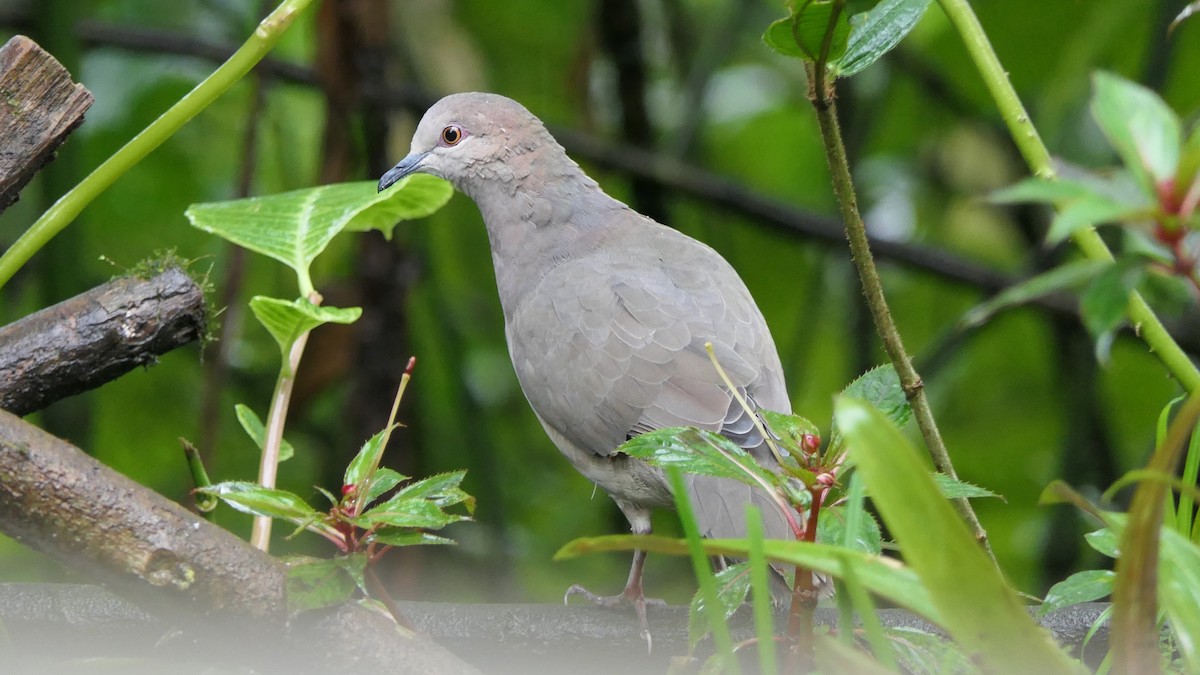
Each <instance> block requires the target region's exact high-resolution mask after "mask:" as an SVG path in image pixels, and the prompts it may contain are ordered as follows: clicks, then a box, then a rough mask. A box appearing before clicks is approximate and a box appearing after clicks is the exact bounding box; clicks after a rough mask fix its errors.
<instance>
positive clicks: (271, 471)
mask: <svg viewBox="0 0 1200 675" xmlns="http://www.w3.org/2000/svg"><path fill="white" fill-rule="evenodd" d="M308 333H309V332H308V331H305V332H303V333H301V334H300V337H298V338H296V341H295V342H293V343H292V346H291V348H289V349H288V351H287V354H286V355H285V358H286V362H285V363H284V364H283V365H282V366H281V367H280V369H279V377H278V378H276V380H275V392H274V393H273V394H272V395H271V410H270V412H269V413H268V414H267V429H266V432H265V438H263V449H262V458H261V459H260V461H259V464H258V484H259V485H261V486H263V487H266V488H273V487H275V478H276V475H277V473H278V470H279V448H280V447H281V446H282V445H283V425H284V422H285V421H286V420H287V410H288V404H289V403H290V402H291V400H292V386H293V385H294V384H295V383H296V369H297V368H299V367H300V357H301V356H303V355H304V346H305V344H307V343H308ZM250 544H251V545H252V546H254V547H255V548H257V549H258V550H260V551H266V550H267V549H269V548H270V546H271V518H270V516H255V517H254V525H253V527H252V528H251V529H250Z"/></svg>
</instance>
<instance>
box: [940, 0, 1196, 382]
mask: <svg viewBox="0 0 1200 675" xmlns="http://www.w3.org/2000/svg"><path fill="white" fill-rule="evenodd" d="M938 3H939V4H940V5H941V6H942V11H944V12H945V13H946V16H947V18H949V19H950V23H951V24H952V25H953V26H954V28H955V30H957V31H958V34H959V35H960V36H961V37H962V39H963V42H964V43H965V44H966V47H967V52H968V53H969V54H970V56H971V60H973V61H974V62H975V67H976V68H978V69H979V74H980V77H982V78H983V81H984V84H985V85H986V86H987V88H988V91H989V92H991V94H992V98H993V99H995V102H996V108H997V109H999V111H1000V116H1001V117H1002V118H1003V119H1004V123H1005V124H1007V125H1008V132H1009V135H1011V136H1012V138H1013V142H1014V143H1016V145H1017V149H1018V150H1020V152H1021V155H1022V156H1023V157H1024V158H1025V163H1026V164H1028V165H1029V169H1030V170H1031V171H1032V172H1033V174H1034V175H1035V176H1037V177H1039V178H1042V179H1045V180H1054V179H1056V178H1057V177H1058V176H1057V172H1056V171H1055V170H1054V165H1053V163H1052V162H1051V160H1050V152H1049V151H1048V150H1047V149H1046V146H1045V144H1044V143H1042V139H1041V137H1040V136H1038V133H1037V129H1036V128H1034V126H1033V123H1032V122H1031V121H1030V119H1029V113H1027V112H1026V111H1025V106H1024V105H1022V104H1021V99H1020V98H1019V97H1018V96H1017V92H1016V90H1015V89H1013V86H1012V83H1011V82H1009V81H1008V75H1007V73H1005V72H1004V67H1003V66H1001V65H1000V59H999V58H997V56H996V52H995V50H993V49H992V45H991V43H990V42H989V41H988V39H987V34H986V33H984V31H983V26H981V25H980V24H979V19H978V18H977V17H976V16H975V12H974V11H972V10H971V6H970V4H969V3H968V2H967V0H938ZM1071 238H1072V239H1073V240H1074V241H1075V244H1076V245H1077V246H1079V248H1080V250H1082V251H1083V253H1084V255H1086V256H1087V257H1088V258H1091V259H1092V260H1112V259H1113V254H1112V251H1111V250H1109V248H1108V246H1107V245H1106V244H1105V243H1104V240H1103V239H1101V238H1100V235H1099V234H1097V233H1096V230H1095V229H1094V228H1090V227H1089V228H1085V229H1082V230H1078V231H1076V232H1075V234H1074V235H1072V237H1071ZM1128 312H1129V318H1130V320H1131V321H1132V323H1133V326H1134V330H1135V332H1136V333H1137V334H1138V335H1139V336H1140V337H1141V338H1142V340H1143V341H1145V343H1146V344H1147V345H1148V346H1149V347H1150V351H1152V352H1154V353H1155V354H1157V355H1158V358H1159V360H1161V361H1162V362H1163V365H1164V366H1166V368H1167V370H1168V371H1170V373H1171V375H1173V376H1174V377H1175V379H1176V380H1178V381H1179V383H1180V384H1181V385H1182V386H1183V388H1184V389H1185V390H1186V391H1188V392H1189V393H1190V392H1194V391H1196V390H1197V389H1200V370H1198V369H1197V368H1196V365H1195V364H1194V363H1192V360H1191V359H1190V358H1188V355H1187V353H1185V352H1184V351H1183V349H1182V348H1180V346H1179V343H1177V342H1175V339H1174V338H1172V337H1171V334H1170V333H1168V332H1167V329H1166V328H1165V327H1164V326H1163V325H1162V322H1161V321H1160V320H1159V318H1158V316H1157V315H1156V314H1155V313H1154V310H1152V309H1150V305H1148V304H1147V303H1146V300H1145V298H1143V297H1142V295H1141V294H1140V293H1138V292H1137V291H1133V292H1131V293H1130V294H1129V307H1128Z"/></svg>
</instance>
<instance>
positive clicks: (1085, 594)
mask: <svg viewBox="0 0 1200 675" xmlns="http://www.w3.org/2000/svg"><path fill="white" fill-rule="evenodd" d="M1116 578H1117V574H1116V572H1113V571H1112V570H1085V571H1083V572H1076V573H1075V574H1072V575H1071V576H1069V577H1067V578H1066V579H1063V580H1062V581H1060V582H1058V583H1057V584H1054V585H1053V586H1051V587H1050V590H1049V591H1046V599H1045V600H1043V601H1042V606H1041V607H1040V608H1039V609H1038V614H1039V615H1040V616H1045V615H1047V614H1049V613H1050V612H1053V611H1055V610H1058V609H1062V608H1063V607H1069V606H1071V605H1078V604H1079V603H1081V602H1092V601H1094V600H1100V599H1101V598H1104V597H1107V596H1109V595H1112V589H1113V582H1114V580H1115V579H1116Z"/></svg>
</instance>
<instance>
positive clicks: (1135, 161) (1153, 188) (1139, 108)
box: [1091, 72, 1181, 195]
mask: <svg viewBox="0 0 1200 675" xmlns="http://www.w3.org/2000/svg"><path fill="white" fill-rule="evenodd" d="M1092 87H1093V91H1092V106H1091V107H1092V115H1093V116H1094V117H1095V119H1096V122H1097V123H1098V124H1099V125H1100V128H1101V130H1103V131H1104V134H1105V135H1106V136H1108V140H1109V142H1110V143H1112V145H1113V148H1114V149H1116V151H1117V154H1118V155H1120V157H1121V161H1122V162H1123V163H1124V164H1125V166H1126V167H1128V168H1129V169H1130V170H1131V171H1133V173H1134V175H1136V176H1138V178H1139V182H1140V183H1141V185H1142V188H1143V189H1144V190H1145V191H1146V193H1147V194H1151V195H1153V194H1156V193H1157V185H1158V184H1159V183H1160V182H1163V181H1167V180H1169V179H1171V178H1173V177H1174V175H1175V169H1176V167H1177V166H1178V164H1179V150H1180V137H1181V131H1180V124H1179V117H1178V116H1177V115H1176V114H1175V112H1174V111H1172V110H1171V109H1170V108H1169V107H1167V104H1166V103H1164V102H1163V100H1162V99H1161V98H1160V97H1159V96H1158V94H1156V93H1154V92H1153V91H1151V90H1150V89H1147V88H1146V87H1143V86H1141V85H1140V84H1137V83H1134V82H1130V81H1129V80H1126V79H1123V78H1121V77H1118V76H1116V75H1113V74H1111V73H1105V72H1097V73H1095V74H1094V75H1093V76H1092Z"/></svg>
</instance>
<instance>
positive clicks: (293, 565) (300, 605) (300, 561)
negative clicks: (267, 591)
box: [284, 553, 367, 612]
mask: <svg viewBox="0 0 1200 675" xmlns="http://www.w3.org/2000/svg"><path fill="white" fill-rule="evenodd" d="M284 562H285V564H286V565H287V600H288V609H289V611H291V612H302V611H305V610H309V609H319V608H321V607H328V606H330V605H335V604H337V603H339V602H343V601H345V600H348V599H350V597H351V596H352V595H353V594H354V591H355V590H356V589H364V592H365V588H364V586H365V584H364V583H363V571H364V570H365V569H366V565H367V556H366V554H363V553H351V554H349V555H340V556H337V557H335V558H331V559H328V560H320V559H316V558H308V557H304V558H300V557H297V558H292V559H288V560H285V561H284Z"/></svg>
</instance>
